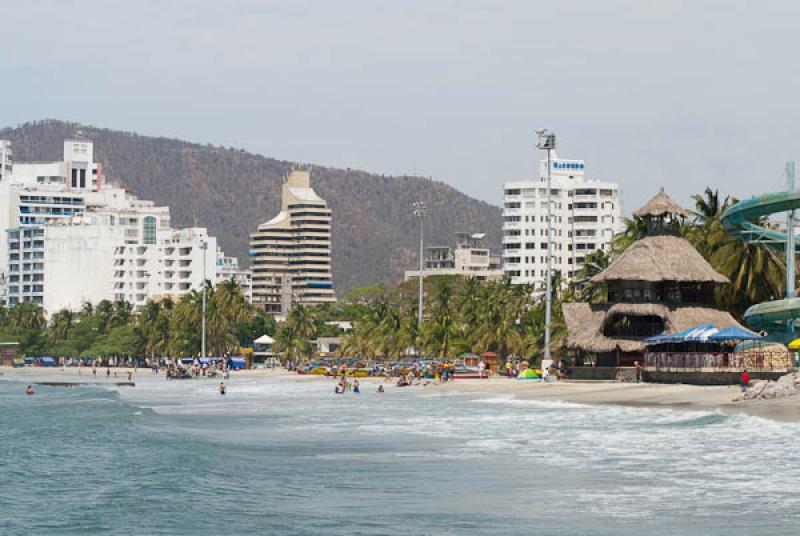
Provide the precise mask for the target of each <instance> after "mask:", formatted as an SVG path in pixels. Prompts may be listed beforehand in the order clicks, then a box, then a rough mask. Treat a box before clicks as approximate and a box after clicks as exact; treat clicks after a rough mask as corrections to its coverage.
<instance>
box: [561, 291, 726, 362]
mask: <svg viewBox="0 0 800 536" xmlns="http://www.w3.org/2000/svg"><path fill="white" fill-rule="evenodd" d="M562 311H563V313H564V320H565V322H566V324H567V331H568V335H567V338H566V340H565V342H564V347H565V348H567V349H570V350H584V351H587V352H592V353H596V354H603V353H612V352H617V351H620V352H625V353H635V352H643V351H644V349H645V345H644V343H643V342H642V337H621V336H607V335H605V334H604V331H605V328H606V325H607V324H608V323H609V322H610V320H611V319H612V318H613V317H614V316H615V315H616V314H627V315H631V316H657V317H659V318H661V319H662V320H663V322H664V326H665V330H664V333H678V332H679V331H682V330H684V329H687V328H691V327H694V326H698V325H700V324H714V325H715V326H717V327H718V328H727V327H741V326H740V324H739V323H738V322H737V321H736V319H734V318H733V316H731V314H730V313H728V312H727V311H720V310H718V309H712V308H710V307H692V306H689V307H680V306H679V307H667V306H664V305H661V304H644V303H637V304H623V303H616V304H608V303H603V304H592V303H565V304H563V306H562Z"/></svg>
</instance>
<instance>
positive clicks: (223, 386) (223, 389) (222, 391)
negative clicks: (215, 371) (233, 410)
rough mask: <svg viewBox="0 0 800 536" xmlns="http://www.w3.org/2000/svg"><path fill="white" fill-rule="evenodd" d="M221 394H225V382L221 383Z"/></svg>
mask: <svg viewBox="0 0 800 536" xmlns="http://www.w3.org/2000/svg"><path fill="white" fill-rule="evenodd" d="M219 394H221V395H224V394H225V384H224V383H223V382H220V383H219Z"/></svg>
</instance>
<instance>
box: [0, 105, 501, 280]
mask: <svg viewBox="0 0 800 536" xmlns="http://www.w3.org/2000/svg"><path fill="white" fill-rule="evenodd" d="M77 135H82V136H83V137H85V138H86V139H89V140H91V141H93V142H94V152H95V160H96V161H97V162H100V163H102V165H103V170H104V174H105V176H106V177H107V179H110V180H113V181H114V182H116V183H119V184H120V185H122V186H124V187H126V188H128V189H129V190H131V191H132V192H133V193H135V194H136V195H137V196H138V197H139V198H141V199H150V200H153V201H154V202H156V203H157V204H159V205H168V206H169V207H170V212H171V214H172V222H173V226H175V227H186V226H193V225H197V226H201V227H207V228H208V229H209V232H210V233H211V234H212V235H215V236H217V237H218V239H219V245H220V246H221V247H222V249H223V250H224V251H225V253H226V254H228V255H234V256H237V257H239V261H240V263H241V264H242V265H246V264H247V261H248V256H247V252H248V249H249V248H248V239H249V233H251V232H253V231H254V230H255V228H256V226H257V225H258V224H260V223H263V222H265V221H267V220H269V219H270V218H272V217H273V216H274V215H275V214H277V212H278V210H279V209H280V188H281V184H282V182H283V178H284V177H285V176H286V174H287V173H288V172H289V171H290V170H291V169H293V168H295V167H296V166H297V165H298V164H296V163H293V162H290V161H286V160H280V159H276V158H272V157H267V156H263V155H260V154H257V153H252V152H249V151H245V150H243V149H237V148H232V147H227V148H226V147H223V146H218V145H213V144H202V143H198V142H189V141H183V140H179V139H177V138H169V137H165V136H147V135H143V134H138V133H136V132H130V131H118V130H112V129H108V128H101V127H94V126H89V125H83V124H79V123H75V122H66V121H60V120H55V119H47V120H42V121H32V122H28V123H24V124H22V125H18V126H16V127H5V128H2V129H0V139H7V140H9V141H11V143H12V150H13V151H14V160H15V161H17V162H26V161H42V160H60V159H61V157H62V148H63V141H64V139H67V138H70V137H75V136H77ZM310 167H311V170H312V171H311V176H312V179H311V180H312V186H313V187H314V188H315V190H316V191H317V192H318V193H319V195H320V196H321V197H322V198H323V199H325V200H326V201H327V202H328V204H329V206H330V207H331V210H332V212H333V259H332V260H333V271H334V280H335V282H336V283H337V287H338V293H339V295H342V294H343V293H344V292H347V291H348V290H351V289H352V288H355V287H358V286H364V285H372V284H377V283H394V282H396V281H398V280H399V279H400V278H402V272H403V270H406V269H410V268H414V267H415V265H416V264H417V262H418V257H417V249H418V247H419V245H418V244H419V221H418V220H417V219H416V218H415V217H414V216H413V214H412V208H411V204H412V203H413V202H414V201H417V200H420V201H423V202H424V203H425V204H426V206H427V207H428V213H427V216H426V220H425V235H426V243H427V244H431V245H452V244H453V243H454V241H455V233H456V232H458V231H471V232H478V231H480V232H486V233H487V244H486V245H487V246H488V247H491V248H492V249H493V250H494V251H495V252H499V246H500V244H501V227H502V216H501V211H500V208H499V207H496V206H494V205H490V204H489V203H486V202H484V201H480V200H477V199H474V198H471V197H469V196H467V195H466V194H464V193H462V192H460V191H458V190H457V189H455V188H454V187H452V186H449V185H447V184H445V183H443V182H440V181H436V180H432V179H427V178H421V177H409V176H389V175H382V174H377V173H371V172H367V171H362V170H353V169H339V168H333V167H326V166H318V165H312V166H310Z"/></svg>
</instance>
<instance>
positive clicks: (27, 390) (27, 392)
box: [25, 385, 33, 395]
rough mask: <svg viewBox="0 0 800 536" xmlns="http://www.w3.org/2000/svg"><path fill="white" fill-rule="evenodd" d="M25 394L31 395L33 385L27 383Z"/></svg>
mask: <svg viewBox="0 0 800 536" xmlns="http://www.w3.org/2000/svg"><path fill="white" fill-rule="evenodd" d="M25 394H26V395H32V394H33V386H32V385H29V386H28V388H27V389H25Z"/></svg>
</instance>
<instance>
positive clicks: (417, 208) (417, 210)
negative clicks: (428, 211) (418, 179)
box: [414, 201, 425, 327]
mask: <svg viewBox="0 0 800 536" xmlns="http://www.w3.org/2000/svg"><path fill="white" fill-rule="evenodd" d="M414 216H416V217H417V218H419V313H418V317H417V325H418V326H420V327H421V326H422V279H423V270H424V269H425V268H424V264H423V256H424V249H423V245H424V239H425V223H424V222H425V203H423V202H422V201H415V202H414Z"/></svg>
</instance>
